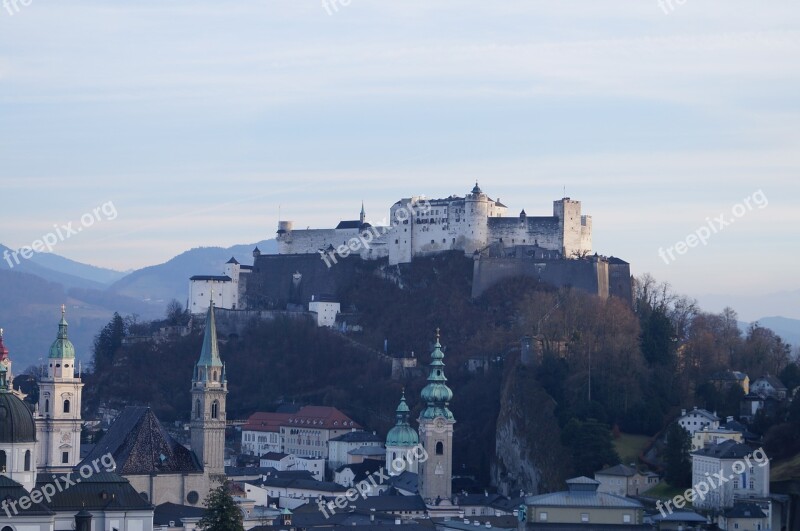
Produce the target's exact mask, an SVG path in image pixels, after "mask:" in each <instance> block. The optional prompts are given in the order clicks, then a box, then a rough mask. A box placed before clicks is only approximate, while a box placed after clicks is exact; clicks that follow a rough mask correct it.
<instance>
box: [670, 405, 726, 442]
mask: <svg viewBox="0 0 800 531" xmlns="http://www.w3.org/2000/svg"><path fill="white" fill-rule="evenodd" d="M678 424H680V426H681V428H683V429H684V430H686V431H688V432H689V435H692V436H693V435H694V434H695V432H696V431H698V430H704V429H709V430H716V429H717V428H719V417H718V416H717V415H716V414H714V413H710V412H708V411H706V410H705V409H697V407H695V408H694V409H692V410H691V411H688V412H687V411H686V410H685V409H683V410H681V416H680V418H678Z"/></svg>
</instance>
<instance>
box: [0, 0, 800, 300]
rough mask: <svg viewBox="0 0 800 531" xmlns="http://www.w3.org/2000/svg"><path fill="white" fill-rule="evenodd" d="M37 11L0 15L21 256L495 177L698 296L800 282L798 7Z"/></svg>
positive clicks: (123, 254) (212, 5)
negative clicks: (588, 221) (36, 247)
mask: <svg viewBox="0 0 800 531" xmlns="http://www.w3.org/2000/svg"><path fill="white" fill-rule="evenodd" d="M25 3H27V4H28V5H23V4H22V1H21V0H18V1H17V2H16V3H14V2H13V1H12V0H8V4H7V5H5V6H0V209H1V210H2V213H1V214H0V243H3V244H5V245H7V246H9V247H12V248H19V247H21V246H24V245H30V244H31V243H32V242H33V241H34V240H36V239H40V238H42V237H43V236H44V235H45V234H47V233H48V232H53V231H54V230H55V226H58V227H61V226H64V225H67V224H69V223H70V222H71V223H72V224H73V225H72V227H73V229H74V228H76V227H80V228H81V229H82V230H81V231H80V232H76V233H74V234H71V235H70V236H69V237H68V238H66V237H63V238H62V237H59V239H58V242H57V243H56V244H55V245H54V246H53V251H54V252H56V253H58V254H61V255H63V256H66V257H68V258H72V259H74V260H79V261H82V262H87V263H91V264H94V265H100V266H105V267H110V268H115V269H119V270H128V269H132V268H139V267H143V266H146V265H152V264H156V263H160V262H163V261H166V260H168V259H169V258H171V257H172V256H174V255H176V254H179V253H181V252H183V251H184V250H186V249H189V248H192V247H197V246H209V245H222V246H228V245H233V244H238V243H249V242H255V241H259V240H262V239H266V238H271V237H273V236H274V234H275V230H276V228H277V221H278V217H279V212H280V216H281V217H282V218H283V219H290V220H293V221H294V224H295V227H296V228H304V227H306V226H309V227H330V226H333V225H334V224H335V223H337V222H338V221H339V220H340V219H355V218H357V215H358V211H359V210H360V206H361V201H362V200H363V201H364V203H365V205H366V210H367V217H368V219H370V220H372V221H373V222H379V221H381V220H382V219H383V218H385V217H387V216H388V209H389V206H390V205H391V204H392V203H394V202H395V201H396V200H398V199H400V198H402V197H409V196H411V195H419V194H424V195H427V196H428V197H446V196H449V195H451V194H458V195H464V194H465V193H467V192H469V190H470V189H471V188H472V186H473V185H474V183H475V181H476V180H477V181H479V182H480V185H481V188H482V189H483V191H484V192H486V193H488V194H489V195H490V196H491V197H493V198H497V197H499V198H500V200H501V201H502V202H503V203H504V204H506V205H507V206H508V207H509V211H510V213H511V214H512V215H516V214H517V213H518V212H519V211H520V210H522V209H523V208H524V209H525V210H526V212H527V213H528V215H550V214H551V212H552V201H553V200H555V199H558V198H560V197H562V196H563V195H564V193H566V195H567V196H570V197H572V198H573V199H578V200H580V201H581V202H582V206H583V212H584V214H588V215H591V216H592V218H593V225H594V250H596V251H598V252H599V253H600V254H605V255H613V256H618V257H622V258H623V259H625V260H627V261H629V262H630V263H631V265H632V271H633V273H634V274H636V275H640V274H642V273H646V272H649V273H651V274H652V275H653V276H655V277H656V278H657V279H659V280H664V281H668V282H670V283H671V284H672V285H673V286H674V287H675V288H676V289H677V290H678V291H680V292H683V293H687V294H689V295H692V296H699V295H701V294H707V293H722V294H727V293H736V294H741V295H753V294H762V293H771V292H778V291H786V290H797V289H800V275H798V272H797V271H798V268H797V266H798V264H799V263H800V260H798V259H799V258H800V247H798V245H797V243H798V227H800V209H798V208H797V206H798V199H800V179H799V178H798V169H800V149H798V148H799V147H800V126H799V125H798V124H800V112H799V111H800V98H798V95H799V94H800V68H798V65H800V8H798V6H797V4H796V2H789V1H779V0H776V1H771V2H752V1H747V2H745V1H739V0H726V1H724V2H723V1H702V2H701V1H699V0H683V2H682V3H680V4H679V3H678V1H677V0H672V2H671V6H672V7H670V5H669V4H668V3H667V0H662V3H661V4H659V1H658V0H652V1H651V0H636V1H633V0H627V1H613V2H612V1H598V0H591V1H587V0H569V1H566V0H565V1H558V0H548V1H534V0H504V1H502V2H485V1H482V2H477V1H469V0H460V1H458V2H456V1H451V0H439V1H436V0H406V1H404V2H386V1H382V2H378V1H374V0H373V1H367V0H335V1H334V0H327V1H322V0H308V1H306V0H264V1H258V0H252V1H242V2H232V1H223V0H219V1H216V2H210V1H205V0H192V1H165V0H161V1H154V0H137V1H136V2H101V1H71V0H60V1H59V2H54V1H52V0H25ZM15 5H16V7H15ZM748 204H749V207H748V206H747V205H748ZM103 205H105V209H102V208H101V207H103ZM96 209H100V210H96ZM93 211H94V212H95V213H93ZM106 212H108V213H113V215H107V214H105V213H106ZM720 215H725V216H726V217H725V218H724V219H723V221H722V222H720V223H717V222H716V221H715V219H717V218H718V217H719V216H720ZM91 218H93V219H91ZM112 218H113V219H112ZM82 219H84V220H85V221H86V222H87V223H82V222H81V220H82ZM90 219H91V223H88V221H90ZM731 219H733V220H734V221H735V223H727V224H724V225H723V223H724V222H725V221H730V220H731ZM702 227H708V231H711V228H712V227H713V228H715V229H716V230H715V231H714V232H711V234H710V235H708V236H707V237H704V238H703V239H704V240H705V243H702V242H701V243H698V240H697V239H694V238H695V237H697V236H700V235H704V234H705V232H706V230H705V229H703V228H702ZM62 232H65V231H62ZM692 235H694V236H692ZM679 242H683V243H682V244H679ZM690 243H694V246H691V247H690V246H689V244H690ZM684 244H685V245H686V247H683V245H684ZM679 248H680V249H683V251H684V253H683V254H680V253H679V252H678V249H679ZM669 249H672V256H673V257H674V259H670V258H669V256H670V255H669V253H668V252H667V251H668V250H669ZM659 250H662V252H661V253H660V252H659ZM665 257H666V258H665Z"/></svg>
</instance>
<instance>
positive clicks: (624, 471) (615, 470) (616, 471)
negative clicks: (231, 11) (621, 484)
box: [595, 465, 636, 477]
mask: <svg viewBox="0 0 800 531" xmlns="http://www.w3.org/2000/svg"><path fill="white" fill-rule="evenodd" d="M597 474H601V475H604V476H624V477H631V476H634V475H636V469H635V468H633V467H629V466H626V465H615V466H612V467H609V468H606V469H605V470H601V471H600V472H595V476H597Z"/></svg>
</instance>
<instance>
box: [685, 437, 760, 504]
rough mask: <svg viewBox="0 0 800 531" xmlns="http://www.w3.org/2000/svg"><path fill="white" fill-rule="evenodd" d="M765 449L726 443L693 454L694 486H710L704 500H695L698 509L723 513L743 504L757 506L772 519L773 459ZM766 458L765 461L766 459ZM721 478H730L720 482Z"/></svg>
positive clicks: (730, 441) (713, 445)
mask: <svg viewBox="0 0 800 531" xmlns="http://www.w3.org/2000/svg"><path fill="white" fill-rule="evenodd" d="M762 454H763V450H758V451H756V452H754V451H753V449H752V448H750V447H749V446H747V445H746V444H742V443H739V442H736V441H734V440H726V441H723V442H721V443H719V444H712V445H710V446H706V447H705V448H703V449H701V450H697V451H695V452H693V453H692V485H700V484H704V485H706V486H708V487H709V492H708V494H706V495H705V497H704V498H703V499H700V498H699V497H698V498H695V500H694V502H693V503H694V507H695V509H702V510H711V511H723V510H725V509H730V508H732V507H733V506H734V505H735V504H736V503H738V502H740V501H747V502H752V503H757V504H758V505H759V507H761V509H762V510H763V511H764V512H765V513H766V514H767V517H768V518H769V517H770V513H771V511H770V500H769V469H770V466H769V460H768V459H766V456H763V455H762ZM762 457H763V458H762ZM719 477H723V478H728V480H726V481H725V482H720V480H719Z"/></svg>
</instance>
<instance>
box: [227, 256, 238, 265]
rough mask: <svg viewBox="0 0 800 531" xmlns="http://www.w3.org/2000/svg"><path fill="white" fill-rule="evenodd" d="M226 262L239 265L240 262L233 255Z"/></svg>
mask: <svg viewBox="0 0 800 531" xmlns="http://www.w3.org/2000/svg"><path fill="white" fill-rule="evenodd" d="M225 263H226V264H237V265H238V264H239V262H238V260H236V258H234V257H233V256H231V259H230V260H228V261H227V262H225Z"/></svg>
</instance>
